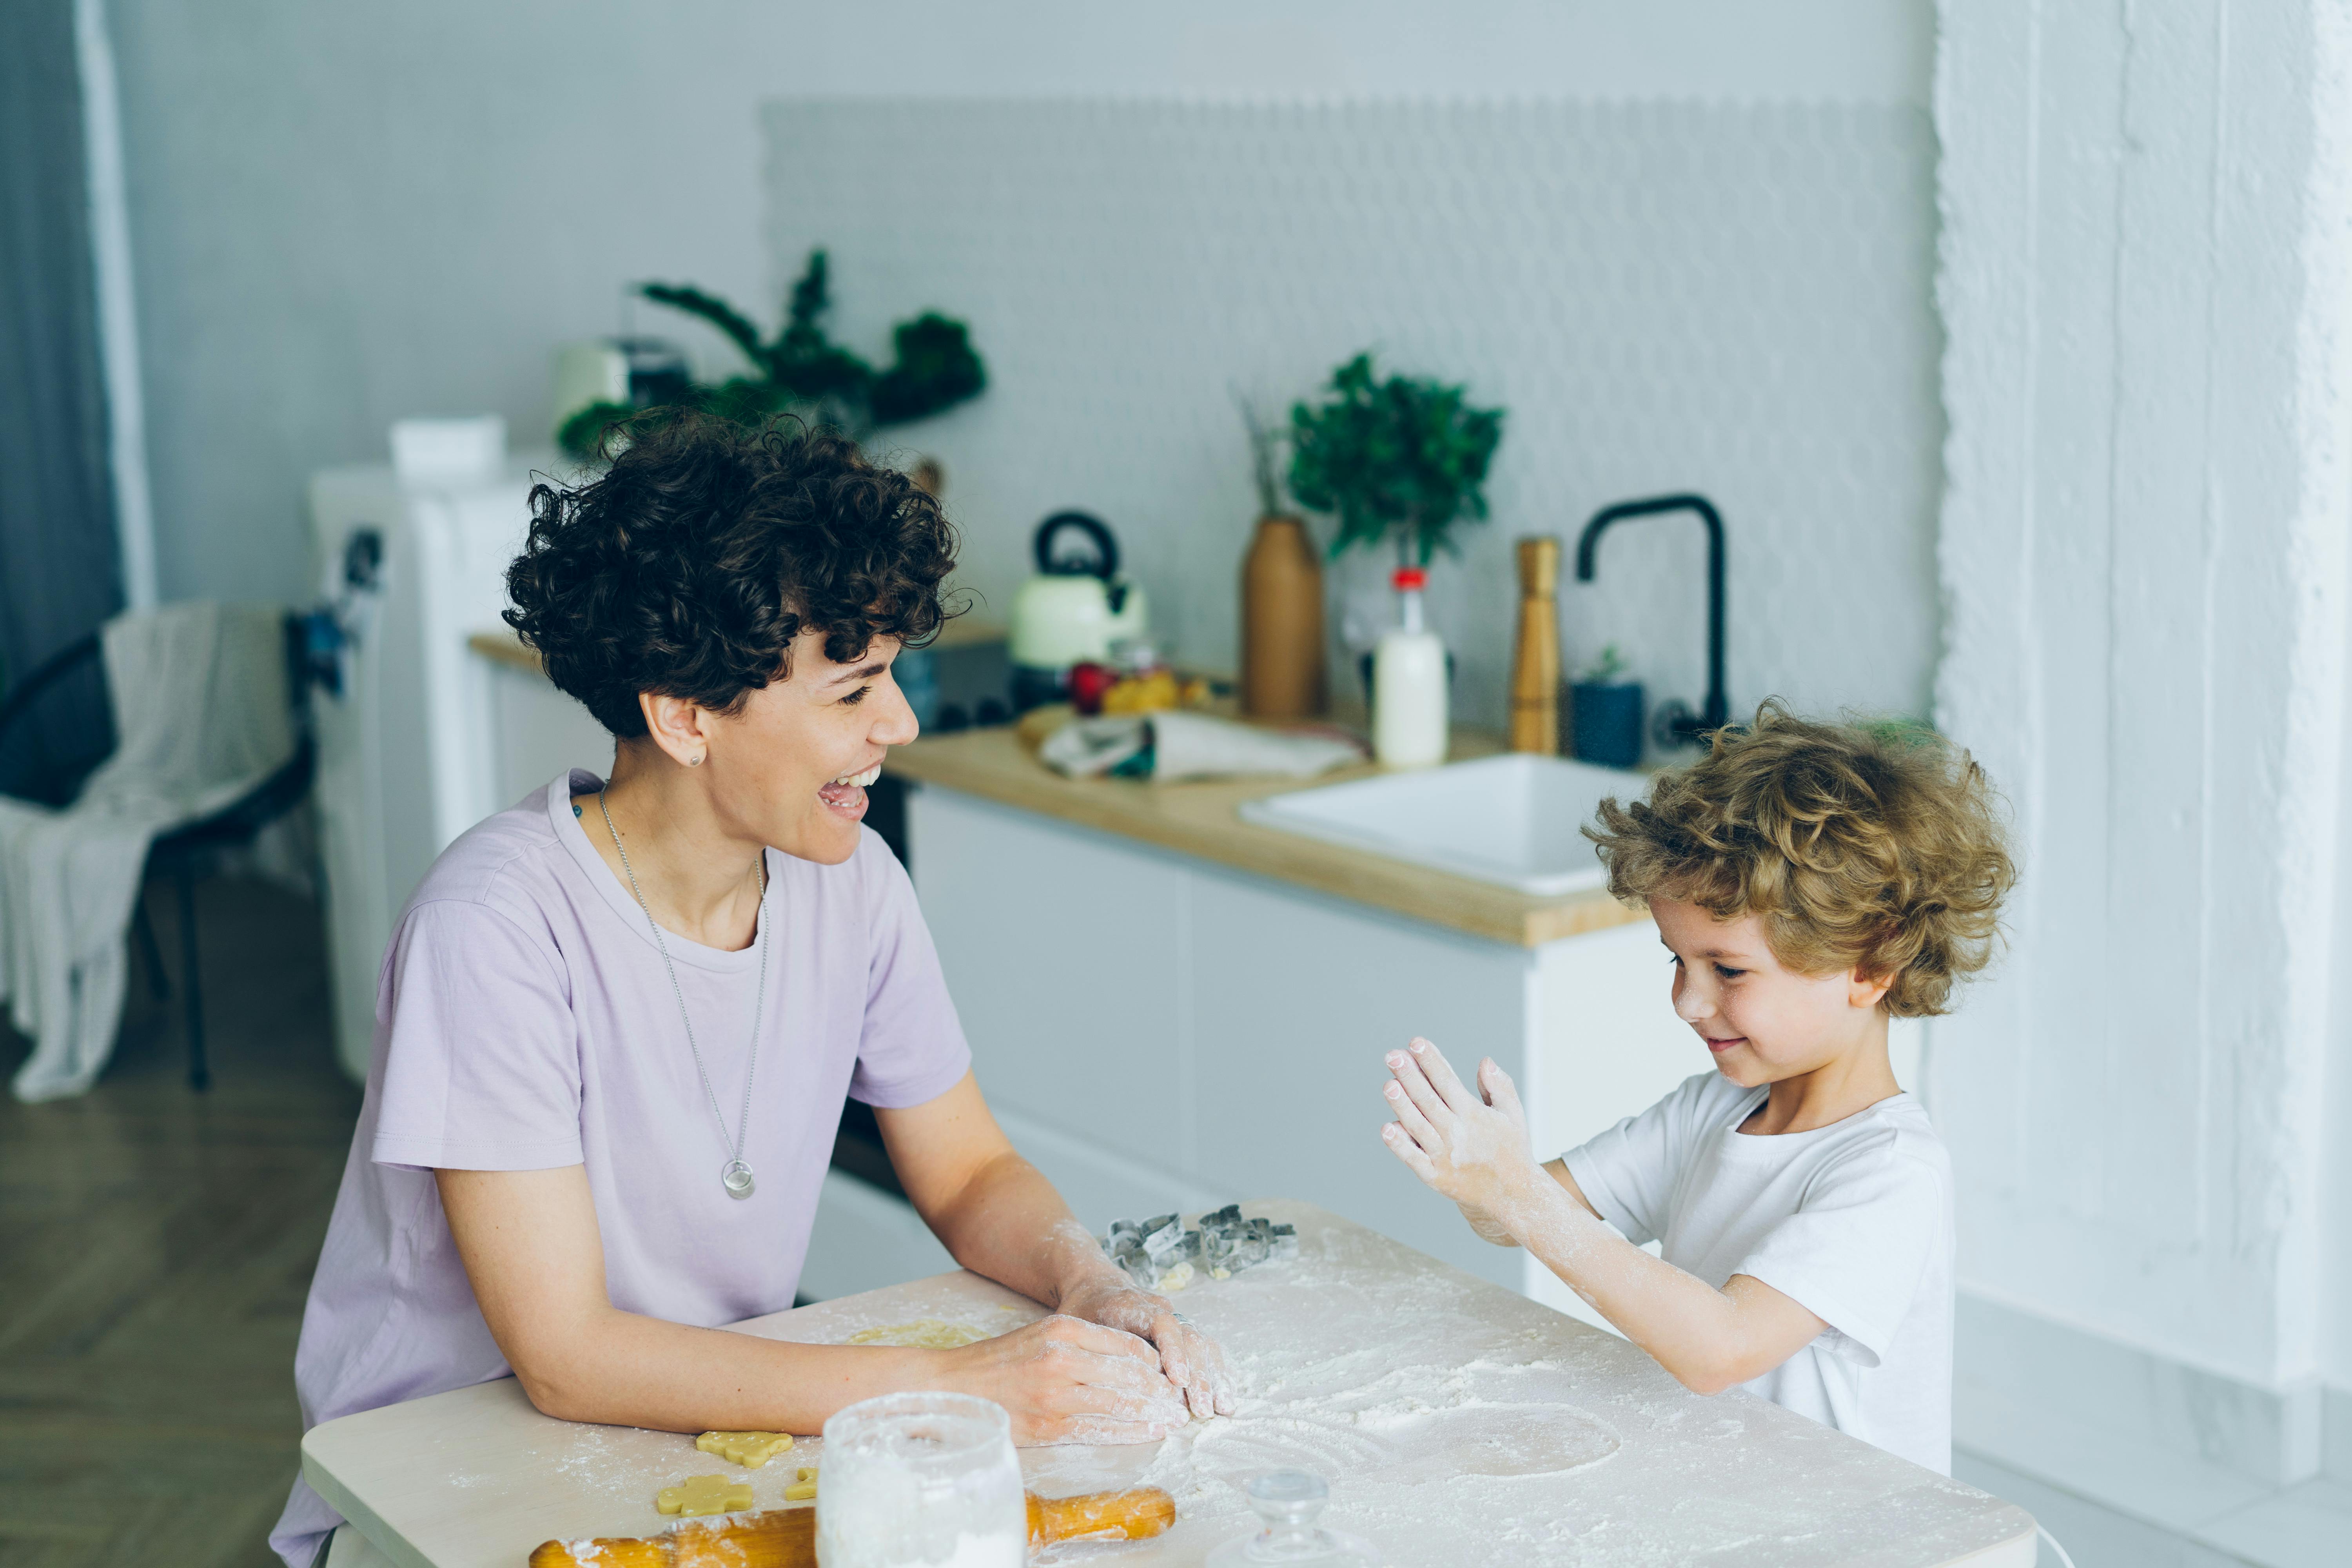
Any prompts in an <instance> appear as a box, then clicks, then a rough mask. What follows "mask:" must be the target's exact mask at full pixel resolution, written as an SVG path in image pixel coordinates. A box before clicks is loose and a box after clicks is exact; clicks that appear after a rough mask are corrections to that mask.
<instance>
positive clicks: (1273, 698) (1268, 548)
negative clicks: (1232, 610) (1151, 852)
mask: <svg viewBox="0 0 2352 1568" xmlns="http://www.w3.org/2000/svg"><path fill="white" fill-rule="evenodd" d="M1234 402H1235V403H1236V404H1238V405H1240V407H1241V411H1242V424H1243V425H1244V426H1245V427H1246V428H1247V429H1248V431H1249V444H1250V471H1251V478H1252V479H1253V480H1254V481H1255V485H1256V487H1257V511H1258V517H1257V531H1256V533H1255V535H1253V536H1252V538H1251V540H1250V547H1249V552H1248V553H1247V554H1246V555H1244V556H1243V557H1242V669H1241V677H1242V679H1241V698H1242V711H1243V712H1244V713H1245V714H1247V715H1248V716H1249V717H1251V718H1253V719H1308V718H1312V717H1314V716H1315V715H1316V714H1318V713H1320V712H1322V711H1323V569H1322V567H1321V565H1320V564H1319V563H1318V562H1317V561H1316V559H1315V542H1314V541H1313V540H1312V539H1310V538H1309V537H1308V536H1307V520H1306V519H1304V518H1302V517H1300V516H1299V515H1298V514H1297V512H1295V511H1293V510H1290V508H1289V507H1288V506H1286V505H1285V504H1284V500H1283V494H1282V478H1281V474H1280V472H1279V461H1278V459H1279V455H1280V453H1281V449H1282V443H1283V440H1284V437H1285V432H1284V430H1283V429H1282V428H1281V427H1280V426H1271V425H1268V424H1266V422H1265V420H1264V419H1262V418H1260V417H1259V416H1258V411H1257V408H1256V406H1255V405H1253V404H1252V403H1251V402H1250V401H1249V400H1248V399H1247V398H1245V397H1243V396H1241V395H1239V394H1238V393H1236V394H1235V395H1234Z"/></svg>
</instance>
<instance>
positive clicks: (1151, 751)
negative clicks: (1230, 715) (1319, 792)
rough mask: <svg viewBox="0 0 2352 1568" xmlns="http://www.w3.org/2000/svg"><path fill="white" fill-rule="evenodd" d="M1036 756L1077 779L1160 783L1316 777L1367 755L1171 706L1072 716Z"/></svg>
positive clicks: (1328, 739)
mask: <svg viewBox="0 0 2352 1568" xmlns="http://www.w3.org/2000/svg"><path fill="white" fill-rule="evenodd" d="M1037 754H1038V755H1039V756H1040V757H1042V758H1043V759H1044V760H1045V763H1046V765H1047V766H1049V767H1051V768H1053V769H1054V771H1055V772H1056V773H1066V774H1068V775H1069V776H1070V777H1072V778H1085V777H1087V776H1089V775H1091V774H1097V773H1111V774H1116V775H1117V776H1118V777H1121V778H1149V779H1154V780H1157V781H1158V782H1160V783H1161V784H1173V783H1176V782H1177V781H1179V780H1181V779H1206V778H1245V777H1249V776H1251V775H1253V774H1260V775H1263V774H1272V775H1275V776H1276V777H1281V778H1294V779H1305V778H1313V777H1314V776H1315V775H1316V774H1317V773H1328V771H1329V770H1331V769H1333V768H1336V767H1340V766H1342V765H1344V764H1346V763H1360V762H1362V761H1363V760H1364V752H1363V749H1362V748H1361V747H1360V746H1358V745H1356V744H1355V743H1354V742H1350V741H1343V740H1339V739H1338V738H1336V737H1334V736H1329V735H1296V734H1286V733H1285V732H1283V731H1279V730H1261V729H1258V728H1257V727H1255V725H1250V724H1236V723H1234V722H1233V721H1230V720H1226V719H1213V718H1211V717H1209V716H1208V715H1207V714H1205V713H1187V712H1185V711H1183V710H1181V709H1172V708H1171V709H1165V710H1160V711H1159V712H1156V713H1139V714H1135V715H1133V716H1121V717H1116V718H1113V717H1102V718H1095V719H1073V720H1071V721H1069V722H1068V723H1066V724H1065V725H1063V726H1062V727H1061V728H1060V729H1058V730H1056V731H1054V732H1053V734H1051V735H1050V736H1048V737H1046V740H1045V744H1044V745H1043V746H1041V747H1039V748H1038V752H1037Z"/></svg>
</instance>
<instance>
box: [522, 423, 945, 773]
mask: <svg viewBox="0 0 2352 1568" xmlns="http://www.w3.org/2000/svg"><path fill="white" fill-rule="evenodd" d="M607 439H608V441H610V442H611V444H612V445H613V446H614V447H620V450H619V451H618V453H617V455H615V456H614V457H613V458H612V466H611V467H610V468H607V469H606V470H605V472H604V474H603V475H602V476H601V477H599V478H597V479H593V480H591V481H589V482H588V483H586V484H583V485H579V486H576V487H572V486H562V485H554V484H546V483H541V484H539V485H537V486H534V487H533V488H532V489H531V492H530V512H531V524H530V537H529V539H528V540H527V541H526V542H525V543H524V545H523V552H522V553H521V554H520V555H519V556H517V557H516V558H515V562H514V564H513V565H512V566H510V567H509V568H508V569H507V593H508V595H509V597H511V598H512V599H513V601H514V607H513V608H512V609H510V610H508V611H507V612H506V623H507V625H509V626H512V627H513V628H514V629H515V631H516V632H517V633H518V634H519V635H520V637H522V640H523V641H524V642H526V643H528V644H529V645H530V647H533V648H536V649H537V650H538V651H539V656H540V658H541V660H542V661H544V662H545V664H546V666H547V674H548V679H551V680H552V681H554V683H555V684H556V685H557V686H558V687H560V688H561V689H563V690H565V691H567V692H570V693H571V694H572V696H574V697H576V698H578V699H579V700H581V702H583V704H585V705H586V707H587V709H588V711H590V712H591V713H593V714H594V715H595V716H596V718H597V721H599V722H600V723H602V724H603V725H604V728H606V729H607V730H610V731H612V732H613V733H614V735H615V736H616V737H619V738H621V739H624V740H626V739H629V738H631V737H634V736H638V735H643V734H644V733H645V732H646V721H645V715H644V712H643V711H642V710H640V709H639V707H638V705H637V694H638V693H639V692H645V691H651V692H657V693H659V694H661V695H663V696H666V697H677V698H683V699H685V700H688V701H691V702H696V703H699V704H700V705H701V706H703V707H705V708H707V709H709V710H712V711H714V712H719V713H729V714H732V713H737V712H740V711H741V710H742V705H743V703H744V701H745V700H746V699H747V698H749V696H750V695H751V692H753V691H755V690H757V689H760V688H761V687H764V686H766V685H767V684H768V683H769V682H770V681H772V680H782V679H788V678H789V677H790V676H791V674H792V667H791V662H790V661H791V654H792V646H793V638H794V637H797V636H799V635H800V633H801V632H802V631H803V629H811V630H814V631H818V632H821V633H823V634H824V639H825V641H824V653H825V657H826V658H830V659H834V660H835V661H837V662H842V663H847V662H849V661H850V660H853V659H855V658H857V657H858V656H859V655H860V654H862V653H864V652H865V651H866V647H868V646H870V645H871V644H872V643H873V641H874V639H875V638H876V637H898V638H899V639H900V640H901V641H903V642H904V643H906V644H907V645H908V646H909V647H918V646H920V645H921V644H922V643H924V642H925V641H927V640H929V638H930V637H933V636H935V635H937V633H938V631H939V629H940V625H941V624H942V622H943V621H944V620H945V619H946V618H947V616H949V615H950V614H951V613H952V612H950V611H949V610H947V609H944V608H943V607H942V606H941V605H940V582H941V580H942V579H944V578H945V577H946V576H947V574H948V573H949V572H950V571H951V570H953V569H954V566H955V553H956V536H955V531H954V529H953V528H952V527H951V526H950V524H949V522H948V521H947V518H946V517H945V515H944V514H942V513H941V512H940V504H939V502H938V501H937V500H934V499H933V498H932V497H931V496H930V495H929V493H928V492H927V491H925V490H923V489H921V488H920V487H919V486H918V485H917V484H916V483H915V482H914V481H913V480H912V479H908V477H907V476H906V475H904V474H900V473H895V472H893V471H891V470H890V469H888V468H877V466H875V465H874V464H872V463H870V462H868V461H867V460H866V456H865V454H864V453H862V452H860V451H859V450H858V449H857V447H856V443H854V442H852V441H850V440H847V439H846V438H845V437H841V436H838V435H835V434H834V433H832V432H830V431H826V430H810V429H804V428H802V427H800V426H797V425H795V424H792V423H789V422H778V423H771V424H769V425H766V426H761V427H759V428H756V429H746V428H745V427H743V426H740V425H737V424H734V423H732V422H730V421H728V420H725V419H720V418H718V417H715V416H710V415H708V414H700V413H695V412H691V411H660V412H656V413H654V414H651V415H645V416H639V417H638V418H636V419H635V420H632V421H629V422H627V423H625V424H624V425H620V426H614V429H613V431H612V432H611V433H609V434H608V437H607ZM624 443H625V445H624Z"/></svg>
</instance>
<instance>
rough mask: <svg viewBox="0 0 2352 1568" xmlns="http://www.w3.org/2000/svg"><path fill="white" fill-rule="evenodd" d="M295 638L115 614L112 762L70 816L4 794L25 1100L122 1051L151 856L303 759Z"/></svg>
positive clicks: (191, 612) (3, 838)
mask: <svg viewBox="0 0 2352 1568" xmlns="http://www.w3.org/2000/svg"><path fill="white" fill-rule="evenodd" d="M285 637H286V634H285V618H284V612H283V611H282V610H280V609H278V607H276V606H274V605H214V604H186V605H166V606H165V607H163V608H162V609H160V610H152V611H147V612H143V613H138V614H128V615H122V616H116V617H115V618H114V619H113V620H111V621H109V622H108V623H107V624H106V626H105V627H104V629H103V630H102V631H101V632H100V637H99V641H100V648H101V651H102V654H103V657H104V659H105V663H106V684H107V690H108V694H109V696H110V700H111V701H112V703H113V707H114V730H115V733H116V735H117V736H118V737H119V738H120V739H119V742H118V743H117V745H116V747H115V751H114V754H113V755H112V756H110V757H109V758H108V759H107V760H106V761H105V762H104V763H100V765H99V768H98V771H97V772H96V773H92V774H90V776H89V782H88V783H86V784H83V786H82V791H81V794H80V795H79V797H77V798H76V799H75V801H74V803H73V804H72V805H68V806H67V807H65V808H64V809H63V810H51V809H50V808H48V807H46V806H39V805H32V804H30V803H28V802H26V801H20V800H10V799H7V798H5V797H0V1001H5V1003H7V1005H8V1008H9V1014H10V1016H11V1017H13V1018H14V1019H15V1021H16V1027H17V1028H18V1029H19V1030H20V1031H21V1032H23V1033H24V1034H25V1035H26V1036H27V1037H30V1038H31V1040H32V1041H33V1054H32V1056H31V1057H30V1058H27V1059H26V1062H25V1065H24V1066H23V1067H22V1068H18V1069H17V1072H16V1080H15V1083H14V1085H13V1086H12V1087H13V1088H14V1089H15V1090H16V1098H17V1099H19V1100H56V1099H58V1098H60V1097H62V1096H65V1095H69V1094H79V1093H81V1092H83V1091H84V1090H86V1089H89V1086H90V1085H91V1084H92V1083H93V1082H95V1081H96V1080H97V1078H98V1075H99V1072H100V1069H101V1068H104V1067H105V1066H106V1060H107V1058H108V1057H110V1055H112V1054H113V1051H114V1036H115V1030H116V1027H117V1026H119V1025H120V1024H121V1019H122V989H123V981H124V977H125V974H126V973H127V971H128V968H129V964H128V960H127V958H126V956H125V953H124V937H125V936H126V934H127V933H128V932H129V931H130V929H131V906H132V901H133V900H136V899H137V898H138V896H139V885H140V880H141V878H142V874H143V873H144V871H145V868H146V864H147V847H148V845H149V844H150V843H151V842H152V841H153V840H154V839H155V838H156V837H157V836H159V835H161V834H164V833H168V832H170V831H172V830H173V828H175V827H178V826H182V825H183V824H185V823H189V822H193V821H194V820H195V819H196V818H198V817H200V816H205V815H206V814H207V813H209V812H214V811H217V810H219V809H220V808H221V807H222V806H225V805H228V804H229V803H230V802H232V801H234V800H236V799H237V798H238V797H239V796H240V795H244V794H246V793H247V791H248V790H250V789H252V788H253V786H254V785H256V784H258V783H260V782H261V781H262V780H263V779H265V778H267V777H268V775H269V774H270V773H273V772H275V771H276V770H277V769H278V767H279V766H280V765H282V764H283V763H285V762H286V760H287V759H288V758H289V757H290V756H292V755H293V753H294V746H295V736H294V726H293V719H292V714H291V712H290V711H289V701H288V693H287V689H286V651H285V649H286V641H285Z"/></svg>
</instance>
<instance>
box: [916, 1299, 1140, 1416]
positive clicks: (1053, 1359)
mask: <svg viewBox="0 0 2352 1568" xmlns="http://www.w3.org/2000/svg"><path fill="white" fill-rule="evenodd" d="M940 1354H941V1355H942V1356H943V1357H945V1358H947V1361H946V1364H947V1367H948V1368H950V1369H951V1370H950V1372H949V1374H948V1376H947V1378H946V1379H945V1380H944V1381H943V1384H942V1386H944V1387H947V1388H949V1389H950V1390H951V1391H953V1392H956V1393H961V1394H979V1395H980V1396H981V1397H982V1398H983V1399H992V1400H994V1401H996V1403H997V1404H999V1405H1003V1406H1004V1409H1005V1412H1006V1413H1007V1414H1008V1415H1011V1416H1012V1417H1013V1441H1014V1442H1015V1443H1017V1444H1020V1445H1021V1446H1022V1447H1042V1446H1044V1445H1046V1444H1051V1443H1157V1442H1159V1441H1160V1439H1161V1438H1163V1437H1165V1436H1168V1435H1169V1434H1170V1433H1171V1432H1174V1431H1176V1430H1177V1429H1178V1428H1180V1427H1181V1426H1183V1425H1184V1423H1185V1420H1186V1419H1187V1416H1186V1412H1185V1408H1184V1395H1183V1394H1182V1393H1181V1391H1180V1390H1179V1389H1178V1388H1177V1387H1176V1385H1175V1384H1171V1383H1170V1382H1169V1381H1168V1379H1167V1377H1166V1376H1165V1375H1164V1374H1163V1373H1161V1372H1160V1352H1157V1351H1155V1350H1153V1349H1152V1348H1151V1346H1150V1344H1148V1343H1146V1342H1144V1341H1143V1340H1141V1339H1139V1338H1138V1337H1137V1336H1136V1335H1134V1334H1130V1333H1127V1332H1125V1331H1121V1330H1118V1329H1115V1328H1108V1327H1106V1326H1104V1325H1103V1324H1101V1323H1096V1322H1088V1321H1086V1320H1085V1319H1084V1318H1079V1317H1073V1316H1071V1315H1070V1314H1068V1313H1066V1312H1056V1313H1055V1314H1054V1315H1053V1316H1052V1317H1050V1318H1040V1319H1038V1320H1037V1321H1035V1322H1034V1323H1030V1324H1028V1325H1026V1326H1025V1327H1023V1328H1018V1329H1015V1330H1013V1331H1012V1332H1011V1333H1009V1334H1000V1335H998V1336H997V1337H996V1338H995V1339H992V1340H982V1341H981V1342H979V1343H978V1344H974V1345H966V1346H964V1347H963V1348H962V1349H961V1350H952V1351H942V1352H940Z"/></svg>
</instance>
